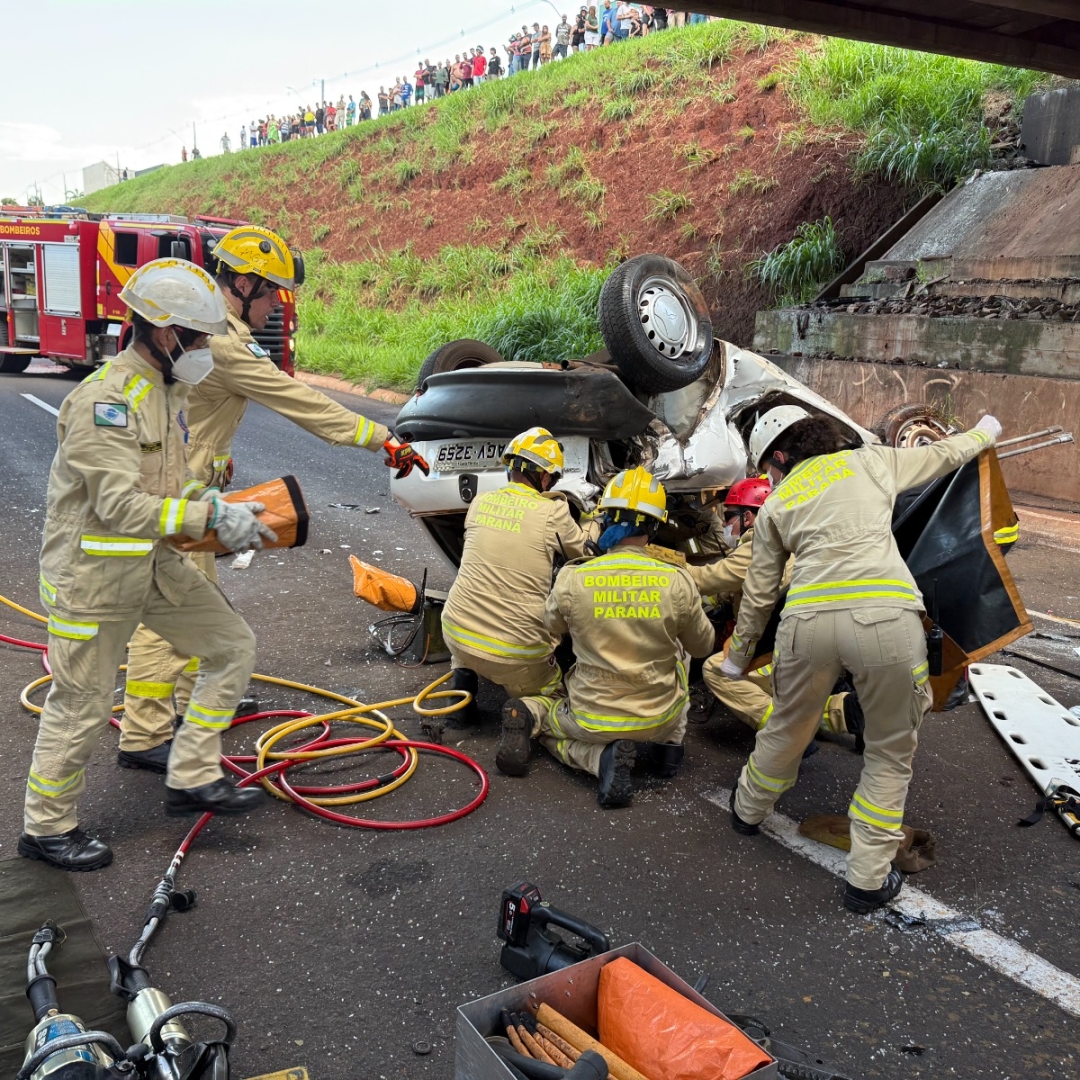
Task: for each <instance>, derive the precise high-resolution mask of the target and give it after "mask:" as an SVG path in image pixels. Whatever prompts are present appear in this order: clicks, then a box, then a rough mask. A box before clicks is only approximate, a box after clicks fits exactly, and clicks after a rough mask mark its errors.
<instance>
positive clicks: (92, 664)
mask: <svg viewBox="0 0 1080 1080" xmlns="http://www.w3.org/2000/svg"><path fill="white" fill-rule="evenodd" d="M182 565H183V566H185V567H186V568H187V570H189V571H190V573H189V577H190V581H189V582H186V583H184V589H183V591H182V595H183V601H182V602H181V603H180V604H178V605H174V604H171V603H170V602H169V601H168V600H166V599H165V597H164V596H163V595H162V594H161V592H160V591H159V589H158V588H157V586H156V585H154V586H152V587H151V590H150V592H149V594H148V596H147V598H146V605H145V607H144V608H143V610H142V612H141V613H137V614H135V615H132V616H130V617H122V618H118V619H116V620H114V621H102V620H101V619H100V617H98V618H97V619H92V618H90V617H88V616H85V615H83V616H80V615H78V614H75V613H71V612H65V613H63V614H61V613H59V612H57V611H53V612H52V618H51V619H50V620H49V660H50V661H51V662H52V670H53V683H52V687H51V689H50V690H49V696H48V697H47V698H46V699H45V707H44V709H43V710H42V713H41V720H40V724H39V726H38V736H37V743H36V745H35V746H34V759H33V763H32V765H31V767H30V776H29V778H28V780H27V789H26V805H25V823H26V831H27V832H28V833H29V834H30V835H31V836H55V835H57V834H59V833H64V832H67V831H69V830H70V829H73V828H75V826H76V825H77V824H78V818H77V815H76V812H75V804H76V802H77V801H78V798H79V796H80V795H81V794H82V792H83V789H84V788H85V787H86V776H85V773H86V765H87V763H88V762H89V760H90V756H91V754H92V753H93V752H94V747H95V746H96V744H97V741H98V737H99V736H100V735H101V732H102V729H103V728H105V726H106V725H107V724H108V720H109V715H110V712H111V710H112V705H113V690H114V687H115V686H116V677H117V668H118V667H119V666H120V664H121V663H122V662H123V659H124V648H125V646H126V645H127V642H128V638H129V637H130V636H131V634H132V632H133V631H134V630H135V627H136V626H137V625H138V623H139V622H140V619H141V621H142V622H144V623H145V624H146V625H147V626H148V627H151V628H152V629H153V630H155V631H156V632H157V633H159V634H161V635H162V636H164V637H167V638H168V639H169V640H171V641H172V642H174V643H175V644H176V646H177V648H178V649H180V650H181V651H183V652H184V653H188V654H195V653H197V654H198V655H199V656H200V658H201V661H202V662H201V664H200V668H199V675H198V678H197V679H196V681H195V688H194V691H193V692H192V695H191V701H190V702H189V704H188V706H187V709H186V711H185V714H184V722H183V723H182V724H181V725H180V728H179V730H178V731H177V734H176V738H175V740H174V742H173V747H172V752H171V753H170V755H169V772H168V776H167V777H166V781H165V782H166V784H167V785H168V786H169V787H171V788H179V789H184V788H194V787H201V786H202V785H203V784H209V783H212V782H213V781H215V780H219V779H221V777H222V776H223V773H222V769H221V764H220V762H219V760H218V758H219V757H220V754H221V736H222V733H223V732H224V731H225V730H227V729H228V727H229V723H230V721H231V719H232V716H233V713H234V712H235V711H236V705H237V702H239V700H240V698H241V697H242V696H243V694H244V691H245V690H246V689H247V685H248V680H249V679H250V678H251V672H252V671H253V670H254V667H255V635H254V634H253V633H252V632H251V629H250V628H249V627H248V625H247V623H245V622H244V620H243V619H242V618H240V616H239V615H237V614H236V612H235V611H233V609H232V608H231V607H230V606H229V602H228V601H227V600H226V599H225V597H224V595H222V592H221V590H220V589H219V588H218V587H217V586H216V585H214V584H212V583H211V582H209V581H207V580H206V578H205V577H204V576H203V575H202V574H201V573H199V572H198V571H197V570H196V569H195V568H194V567H192V566H190V564H188V563H186V562H185V563H183V564H182Z"/></svg>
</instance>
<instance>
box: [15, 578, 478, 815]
mask: <svg viewBox="0 0 1080 1080" xmlns="http://www.w3.org/2000/svg"><path fill="white" fill-rule="evenodd" d="M0 603H3V604H6V605H7V606H8V607H9V608H12V609H13V610H15V611H18V612H19V613H20V614H22V615H26V616H27V617H28V618H31V619H36V620H37V621H38V622H43V623H47V622H48V621H49V620H48V619H46V618H43V617H42V616H41V615H38V614H36V613H35V612H33V611H28V610H27V609H26V608H24V607H21V606H20V605H19V604H16V603H15V602H14V601H12V600H9V599H8V598H7V597H6V596H0ZM120 670H121V671H126V670H127V665H126V664H122V665H121V667H120ZM452 674H453V672H450V671H448V672H447V673H446V674H445V675H443V676H441V677H440V678H438V679H436V680H435V681H434V682H433V683H430V684H429V685H428V686H425V687H424V689H423V690H421V691H420V693H418V694H417V695H416V696H415V697H401V698H394V699H393V700H392V701H380V702H378V703H376V704H374V705H364V704H362V703H361V702H359V701H354V700H353V699H352V698H349V697H345V696H344V695H342V694H337V693H334V691H333V690H324V689H323V688H322V687H319V686H311V685H309V684H308V683H302V682H294V681H293V680H291V679H279V678H277V677H275V676H273V675H259V674H255V675H252V676H251V677H252V678H253V679H256V680H258V681H259V682H264V683H270V684H271V685H273V686H282V687H285V688H287V689H289V690H300V691H303V692H304V693H307V694H314V695H315V696H317V697H324V698H328V699H329V700H330V701H336V702H338V704H340V705H344V706H346V708H344V709H338V710H336V711H335V712H329V713H323V714H322V715H320V716H307V717H298V718H294V719H292V720H286V721H285V722H284V723H281V724H277V725H275V726H274V727H272V728H270V729H269V730H268V731H264V732H263V733H262V734H261V735H260V736H259V737H258V739H256V741H255V752H256V754H257V755H258V761H257V764H256V769H263V768H265V767H266V766H267V765H268V764H269V763H270V762H274V761H283V760H291V761H320V760H322V759H324V758H335V757H347V756H349V755H350V754H363V753H367V752H368V751H371V750H379V749H381V748H383V744H384V743H386V742H387V741H388V740H390V739H406V738H407V737H406V736H405V735H403V734H402V733H401V732H400V731H398V730H397V728H395V727H394V724H393V721H392V720H390V719H389V717H387V716H385V715H383V712H382V710H383V709H391V708H395V707H398V706H402V705H411V706H412V708H413V711H414V712H416V713H417V714H419V715H420V716H446V715H448V714H450V713H453V712H457V711H458V710H459V709H463V708H465V707H466V706H467V705H468V704H469V703H470V702H471V701H472V694H471V693H470V692H469V691H468V690H438V689H437V687H439V686H441V685H442V684H443V683H444V682H446V680H447V679H449V678H450V676H451V675H452ZM51 682H52V676H51V675H42V676H41V677H40V678H37V679H35V680H34V681H33V682H31V683H29V684H27V685H26V686H25V687H23V690H22V692H21V693H20V694H19V701H20V703H21V704H22V706H23V707H24V708H25V709H27V710H28V711H29V712H32V713H35V714H37V715H39V716H40V715H41V706H40V705H35V704H34V703H33V702H32V701H31V700H30V695H31V694H33V693H34V692H35V691H36V690H38V689H40V688H41V687H42V686H47V685H48V684H49V683H51ZM447 697H456V698H458V700H457V701H455V702H454V703H453V704H450V705H446V706H443V707H442V708H434V709H433V708H426V707H425V706H424V704H423V702H425V701H427V700H429V699H434V698H447ZM112 711H113V712H114V713H122V712H123V711H124V706H123V705H114V706H113V709H112ZM366 714H371V716H368V715H366ZM338 721H344V722H347V723H352V724H361V725H363V726H364V727H369V728H374V729H375V730H376V731H378V734H377V735H375V736H374V737H372V738H371V739H367V740H365V741H364V742H363V743H362V744H361V745H359V746H356V745H354V746H332V747H327V748H325V749H322V750H297V751H287V750H286V751H281V752H275V751H274V750H273V747H274V746H276V745H277V744H278V743H279V742H280V741H281V740H282V739H284V738H287V737H288V736H290V735H293V734H295V733H296V732H298V731H304V730H306V729H307V728H311V727H316V726H321V725H322V724H323V723H328V724H329V723H335V722H338ZM406 752H407V753H408V755H409V766H408V768H407V769H406V770H405V771H404V772H403V773H402V774H401V775H400V776H398V777H395V779H393V780H392V781H390V782H389V783H387V784H383V785H380V786H379V787H377V788H373V789H372V790H371V791H364V792H357V793H354V794H352V795H341V796H336V797H334V798H313V797H311V796H305V798H307V800H308V801H309V802H312V803H315V804H316V805H317V806H347V805H349V804H352V803H360V802H367V801H368V800H369V799H377V798H378V797H379V796H380V795H387V794H389V793H390V792H391V791H396V790H397V789H398V788H399V787H401V785H402V784H404V783H405V781H406V780H408V779H409V778H410V777H411V776H412V774H413V773H414V772H416V769H417V766H418V765H419V764H420V755H419V754H418V753H417V752H416V750H415V749H414V748H412V747H409V748H408V749H407V751H406ZM260 783H261V784H262V786H263V787H264V788H265V789H266V791H268V792H269V793H270V794H271V795H273V796H274V798H276V799H281V800H282V801H284V802H290V801H291V800H290V798H289V796H288V795H286V794H285V792H283V791H281V790H279V789H278V787H277V786H276V785H275V784H274V783H273V781H272V780H271V779H270V777H263V779H262V780H261V781H260Z"/></svg>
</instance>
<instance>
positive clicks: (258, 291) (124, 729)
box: [118, 225, 427, 772]
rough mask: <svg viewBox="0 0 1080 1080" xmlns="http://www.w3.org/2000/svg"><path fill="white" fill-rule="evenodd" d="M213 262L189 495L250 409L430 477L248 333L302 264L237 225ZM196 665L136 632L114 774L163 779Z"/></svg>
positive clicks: (216, 464)
mask: <svg viewBox="0 0 1080 1080" xmlns="http://www.w3.org/2000/svg"><path fill="white" fill-rule="evenodd" d="M213 256H214V258H215V259H216V260H217V261H218V268H219V269H218V276H217V282H218V285H219V286H220V287H221V291H222V293H223V295H224V297H225V301H226V303H227V305H228V312H227V315H228V327H227V329H226V330H225V332H224V333H222V334H220V335H219V336H215V337H214V338H212V339H211V341H210V348H211V351H212V352H213V355H214V370H213V371H212V372H211V373H210V374H209V375H208V376H207V377H206V379H204V380H203V381H202V382H201V383H199V385H198V386H197V387H195V388H194V389H193V390H192V392H191V398H190V401H189V404H188V407H187V410H186V416H187V423H188V426H189V428H190V435H189V438H188V444H187V451H188V460H189V464H190V468H191V471H192V474H193V479H192V482H191V484H190V485H189V487H188V488H187V489H186V490H185V494H194V495H198V494H199V493H200V492H201V491H203V490H204V489H207V488H213V489H216V490H218V491H221V490H223V489H224V488H225V486H226V484H227V483H228V480H229V477H230V475H231V471H232V442H233V438H234V437H235V435H236V432H237V430H238V428H239V427H240V422H241V420H243V418H244V412H245V411H246V409H247V406H248V402H249V401H257V402H258V403H259V404H260V405H265V406H266V407H267V408H268V409H273V410H274V412H277V413H279V414H280V415H282V416H284V417H286V418H287V419H289V420H292V421H293V423H295V424H298V425H299V426H300V427H302V428H304V429H305V430H306V431H310V432H311V433H312V434H313V435H317V436H318V437H319V438H320V439H323V440H325V441H326V442H328V443H332V444H334V445H337V446H358V447H362V448H364V449H366V450H370V451H372V452H374V453H377V452H378V451H379V450H382V449H385V450H386V451H387V454H388V457H387V464H389V465H392V466H395V467H397V468H399V469H402V468H404V469H405V471H406V472H407V471H408V470H409V469H411V468H412V466H413V464H416V465H417V466H418V467H420V468H422V469H424V471H426V470H427V465H426V463H424V462H423V461H422V459H419V458H418V457H417V456H416V455H413V453H412V448H411V447H410V446H408V445H407V444H401V443H398V442H397V441H396V440H394V439H392V438H391V437H390V433H389V430H388V429H387V428H386V427H384V426H383V425H382V424H376V423H374V422H373V421H371V420H368V419H367V418H365V417H363V416H360V415H359V414H358V413H354V412H351V411H350V410H349V409H346V408H345V406H343V405H339V404H338V403H337V402H336V401H334V400H333V399H332V398H329V397H327V396H326V395H325V394H321V393H319V391H318V390H315V389H313V388H312V387H310V386H307V385H306V384H305V383H302V382H299V381H297V380H296V379H293V378H290V377H289V376H288V375H286V374H285V372H283V371H281V370H280V369H279V368H278V367H277V366H276V365H275V364H274V362H273V360H271V359H270V357H269V355H268V354H267V353H266V352H265V351H264V350H263V349H262V348H261V347H260V346H259V344H258V343H257V342H256V341H255V338H254V337H253V336H252V333H251V331H252V329H255V330H261V329H262V328H263V327H264V326H265V325H266V322H267V320H268V319H269V318H270V316H271V314H272V313H273V312H274V311H275V310H276V309H277V308H278V307H280V305H281V301H280V296H279V293H280V290H283V289H284V290H287V291H289V292H291V291H293V290H294V289H295V288H296V286H297V285H301V284H303V280H304V264H303V260H302V259H301V258H300V257H299V256H296V257H294V256H293V254H292V252H291V251H290V250H289V247H288V245H287V244H286V243H285V241H284V240H282V239H281V237H279V236H277V235H276V234H275V233H272V232H271V231H270V230H269V229H263V228H259V227H257V226H253V225H251V226H240V227H238V228H236V229H233V230H232V231H231V232H228V233H226V234H225V236H223V237H222V238H221V239H220V240H219V241H218V243H217V246H216V247H215V248H214V252H213ZM193 558H194V559H195V562H196V565H198V567H199V568H200V569H201V570H202V572H203V573H204V574H205V575H206V576H207V577H208V578H209V579H210V580H211V581H214V582H216V581H217V571H216V569H215V563H214V555H213V553H212V552H198V553H195V555H194V556H193ZM198 664H199V661H198V659H195V658H192V657H190V656H187V655H184V654H183V653H182V652H179V651H177V650H176V649H174V648H173V647H172V646H171V645H169V643H168V642H166V641H164V640H162V638H161V637H159V636H158V635H157V634H155V633H153V631H151V630H150V629H149V628H148V627H146V626H143V627H140V628H139V630H138V632H137V633H136V634H135V636H134V638H133V639H132V642H131V651H130V655H129V659H128V673H127V689H126V695H125V698H124V714H123V718H122V721H121V727H120V754H119V758H118V762H119V764H120V765H123V766H125V767H127V768H134V769H149V770H150V771H153V772H164V771H165V769H166V766H167V763H168V759H169V748H170V745H171V743H170V740H171V738H172V731H173V718H174V714H176V713H180V712H182V711H183V707H184V704H185V703H186V701H187V698H188V696H189V695H190V692H191V685H192V680H193V679H194V676H195V673H196V672H197V670H198ZM174 695H175V698H176V707H175V708H174V705H173V698H174Z"/></svg>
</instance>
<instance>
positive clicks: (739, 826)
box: [728, 786, 761, 836]
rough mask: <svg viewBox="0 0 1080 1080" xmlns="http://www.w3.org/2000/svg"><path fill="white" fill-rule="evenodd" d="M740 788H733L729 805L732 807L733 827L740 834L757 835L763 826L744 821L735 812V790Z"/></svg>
mask: <svg viewBox="0 0 1080 1080" xmlns="http://www.w3.org/2000/svg"><path fill="white" fill-rule="evenodd" d="M738 790H739V789H738V786H736V787H733V788H732V789H731V798H730V800H729V801H728V806H729V807H731V827H732V828H733V829H734V830H735V831H736V832H737V833H738V834H739V835H740V836H757V835H758V833H760V832H761V826H760V825H751V824H750V822H749V821H743V819H742V818H741V817H739V815H738V814H737V813H736V812H735V792H736V791H738Z"/></svg>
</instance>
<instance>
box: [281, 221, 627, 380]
mask: <svg viewBox="0 0 1080 1080" xmlns="http://www.w3.org/2000/svg"><path fill="white" fill-rule="evenodd" d="M558 242H559V237H558V236H556V235H553V234H545V233H543V232H542V231H541V230H534V231H533V232H532V233H531V234H527V235H526V236H525V237H524V238H523V240H522V241H521V242H520V243H519V244H517V245H515V246H513V247H508V248H506V249H503V250H496V249H493V248H485V247H445V248H443V250H442V251H440V252H439V254H438V256H436V257H435V258H432V259H422V258H420V257H418V256H417V255H416V254H415V253H414V252H413V250H412V249H411V247H407V248H405V249H404V250H402V251H395V252H380V253H378V254H377V255H373V256H372V257H371V258H369V259H366V260H364V261H363V262H352V263H339V262H333V261H331V260H328V259H326V258H325V257H324V256H323V254H322V252H320V251H318V250H316V251H313V252H311V253H310V255H309V256H308V259H307V265H308V284H307V285H306V286H305V287H304V289H303V291H302V292H301V294H300V311H299V315H300V335H299V340H298V345H297V347H298V354H299V359H300V364H301V366H302V367H303V368H305V369H307V370H310V371H322V372H332V373H334V374H341V375H344V376H345V377H346V378H349V379H352V380H353V381H355V382H360V383H365V384H366V385H368V386H369V387H371V386H391V387H396V388H397V389H401V390H410V389H411V388H412V387H413V386H414V385H415V383H416V373H417V371H418V369H419V367H420V365H421V363H423V361H424V358H425V357H426V356H428V355H429V354H430V353H432V352H434V350H435V349H437V348H438V347H439V346H440V345H444V344H446V342H448V341H453V340H454V339H456V338H463V337H468V338H475V339H478V340H480V341H485V342H487V343H488V344H489V345H491V346H492V347H493V348H495V349H497V350H498V351H499V352H500V353H501V354H502V355H503V356H504V357H505V358H506V359H507V360H544V361H558V360H562V359H575V358H580V357H582V356H587V355H588V354H589V353H591V352H594V351H595V350H597V349H599V348H601V347H602V345H603V342H602V340H601V338H600V330H599V326H598V324H597V321H596V306H597V302H598V301H599V298H600V289H601V287H602V285H603V283H604V280H605V278H606V277H607V273H608V272H607V271H606V270H595V269H585V268H582V267H580V266H578V265H577V264H576V263H575V262H574V260H573V259H571V258H569V257H567V256H565V255H557V254H554V251H553V249H554V248H556V247H557V246H558Z"/></svg>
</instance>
